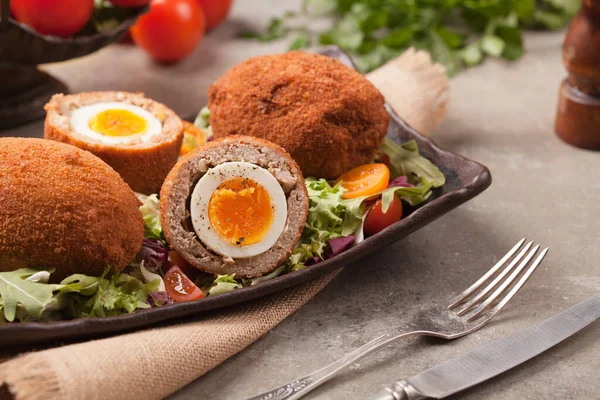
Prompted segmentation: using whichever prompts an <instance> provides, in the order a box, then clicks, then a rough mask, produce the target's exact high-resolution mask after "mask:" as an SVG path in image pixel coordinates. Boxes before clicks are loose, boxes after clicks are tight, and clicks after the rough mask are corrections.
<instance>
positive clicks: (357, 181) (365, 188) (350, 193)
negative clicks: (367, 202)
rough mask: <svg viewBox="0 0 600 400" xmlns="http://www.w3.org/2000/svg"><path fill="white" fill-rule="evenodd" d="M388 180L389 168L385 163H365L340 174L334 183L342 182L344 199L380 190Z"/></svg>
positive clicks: (385, 185)
mask: <svg viewBox="0 0 600 400" xmlns="http://www.w3.org/2000/svg"><path fill="white" fill-rule="evenodd" d="M389 181H390V169H389V168H388V167H387V166H386V165H385V164H379V163H375V164H365V165H361V166H359V167H356V168H353V169H351V170H350V171H348V172H346V173H345V174H344V175H342V176H340V177H339V178H338V180H337V181H336V182H335V183H336V185H337V184H338V183H339V182H342V186H343V187H344V189H346V192H344V194H343V195H342V197H343V198H344V199H354V198H356V197H361V196H368V195H370V194H375V193H378V192H381V191H382V190H383V189H385V188H387V185H388V183H389Z"/></svg>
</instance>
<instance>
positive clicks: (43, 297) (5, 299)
mask: <svg viewBox="0 0 600 400" xmlns="http://www.w3.org/2000/svg"><path fill="white" fill-rule="evenodd" d="M39 271H40V270H37V269H33V268H21V269H18V270H16V271H10V272H2V273H0V297H2V307H3V312H4V318H5V319H6V320H7V321H8V322H12V321H14V320H15V317H16V315H17V307H19V306H20V307H23V309H24V310H25V312H26V313H27V314H28V315H29V316H30V317H31V319H34V320H36V319H41V318H42V313H43V312H44V310H45V309H46V308H47V307H48V306H49V304H51V302H52V299H53V298H54V291H56V290H58V289H59V288H60V287H61V285H51V284H47V283H39V282H33V281H29V280H27V278H29V277H30V276H32V275H34V274H36V273H38V272H39ZM49 272H50V271H49Z"/></svg>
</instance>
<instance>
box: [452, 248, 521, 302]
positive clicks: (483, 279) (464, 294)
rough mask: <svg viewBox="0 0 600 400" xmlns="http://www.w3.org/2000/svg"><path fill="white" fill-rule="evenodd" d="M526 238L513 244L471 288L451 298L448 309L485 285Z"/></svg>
mask: <svg viewBox="0 0 600 400" xmlns="http://www.w3.org/2000/svg"><path fill="white" fill-rule="evenodd" d="M525 240H526V238H523V239H521V240H519V242H518V243H517V244H515V245H514V246H513V248H512V249H510V250H509V252H508V253H506V254H505V255H504V257H502V258H501V259H500V261H498V262H497V263H496V265H494V266H493V267H492V268H491V269H490V270H489V271H488V272H486V274H485V275H483V276H482V277H481V278H479V279H478V280H477V282H475V283H474V284H472V285H471V286H469V288H467V290H465V291H464V292H462V293H461V294H459V295H458V296H456V297H455V298H453V299H452V300H450V305H449V306H448V309H449V310H450V309H452V308H454V307H456V305H457V304H459V303H462V302H463V300H464V299H466V298H467V297H469V296H470V295H471V294H473V292H475V291H476V290H477V289H479V287H481V285H483V284H484V283H485V282H486V281H487V280H488V279H489V278H490V276H492V275H493V274H494V273H495V272H496V271H498V270H499V269H500V267H501V266H503V265H504V263H505V262H506V261H507V260H508V259H509V258H511V257H512V255H513V254H515V253H516V252H517V250H519V248H520V247H521V246H522V245H523V243H524V242H525Z"/></svg>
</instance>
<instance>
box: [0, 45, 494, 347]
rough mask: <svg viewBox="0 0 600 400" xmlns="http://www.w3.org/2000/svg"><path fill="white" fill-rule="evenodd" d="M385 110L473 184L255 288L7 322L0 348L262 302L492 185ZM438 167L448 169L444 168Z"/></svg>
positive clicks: (336, 53)
mask: <svg viewBox="0 0 600 400" xmlns="http://www.w3.org/2000/svg"><path fill="white" fill-rule="evenodd" d="M320 53H321V54H325V55H328V56H330V57H334V58H337V59H341V61H342V62H344V63H346V64H350V65H353V64H352V62H351V59H350V58H349V56H347V55H346V54H345V53H343V52H342V51H341V50H340V49H339V48H337V47H336V46H328V47H325V48H323V49H322V50H321V51H320ZM386 109H387V111H388V113H389V114H390V117H391V121H390V127H393V126H394V125H395V126H396V127H397V128H398V131H404V132H405V133H406V136H410V137H412V138H414V139H415V140H416V141H417V143H418V145H419V148H420V150H421V151H422V152H424V153H426V154H427V155H428V158H431V156H432V155H435V156H436V158H438V159H442V160H447V161H452V164H454V165H459V166H461V167H463V168H464V167H469V169H470V170H472V171H473V172H472V175H473V179H472V180H471V181H470V182H463V181H462V179H461V183H462V185H461V186H460V187H457V188H455V189H453V190H451V191H449V192H447V193H444V194H442V195H441V196H440V197H437V198H434V199H433V200H431V201H429V202H427V203H425V204H424V205H423V206H421V207H419V208H417V209H415V210H414V211H413V212H412V213H410V214H409V215H408V216H407V217H406V218H403V219H402V220H401V221H399V222H398V223H395V224H393V225H391V226H390V227H388V228H386V229H385V230H383V231H382V232H380V233H379V234H377V235H374V236H371V237H369V238H366V239H365V240H364V241H363V242H362V243H361V244H360V245H357V246H355V247H352V248H350V249H349V250H347V251H345V252H343V253H341V254H339V255H337V256H335V257H332V258H330V259H328V260H324V261H322V262H320V263H317V264H314V265H311V266H309V267H306V268H303V269H301V270H298V271H294V272H293V273H290V274H286V275H282V276H279V277H276V278H273V279H271V280H268V281H265V282H262V283H260V284H258V285H256V286H249V287H245V288H241V289H237V290H234V291H231V292H228V293H223V294H220V295H218V296H214V297H206V298H203V299H201V300H197V301H192V302H188V303H176V304H173V305H169V306H163V307H157V308H151V309H145V310H137V311H135V312H132V313H129V314H123V315H119V316H115V317H91V318H78V319H74V320H67V321H50V322H25V323H7V324H4V325H0V348H3V347H6V346H13V345H30V344H37V343H43V342H51V341H56V340H61V341H63V340H69V339H71V340H72V339H84V338H90V337H98V336H107V335H109V334H123V333H127V332H131V331H132V330H135V329H139V328H142V327H147V326H151V325H155V324H158V323H162V322H165V321H169V320H175V319H178V318H182V317H186V316H187V317H189V316H192V315H200V314H206V313H208V312H211V311H214V310H217V309H221V308H224V307H229V306H236V305H240V304H242V303H246V302H248V301H251V300H255V299H258V298H260V297H264V296H267V295H270V294H273V293H276V292H279V291H282V290H285V289H289V288H291V287H294V286H298V285H300V284H302V283H306V282H309V281H312V280H314V279H315V278H317V277H318V276H320V275H324V274H326V273H329V272H333V271H334V270H337V269H341V268H343V267H345V266H347V265H348V264H351V263H353V262H355V261H356V260H358V259H360V258H361V257H363V256H365V255H367V254H369V253H371V252H373V251H376V250H378V249H380V248H383V247H385V246H387V245H389V244H391V243H393V242H396V241H398V240H400V239H402V238H404V237H406V236H408V235H410V234H411V233H413V232H415V231H416V230H418V229H420V228H422V227H424V226H425V225H427V224H429V223H431V222H432V221H434V220H435V219H437V218H439V217H441V216H442V215H444V214H446V213H448V212H450V211H451V210H453V209H454V208H456V207H458V206H459V205H461V204H463V203H465V202H467V201H469V200H471V199H472V198H474V197H476V196H477V195H479V194H480V193H482V192H483V191H484V190H486V189H487V188H488V187H489V186H490V185H491V183H492V176H491V173H490V171H489V169H488V168H487V167H486V166H484V165H482V164H480V163H478V162H476V161H473V160H470V159H468V158H466V157H464V156H461V155H459V154H456V153H453V152H450V151H447V150H443V149H442V148H440V147H439V146H438V145H437V144H436V143H435V142H434V141H433V140H431V139H430V138H427V137H425V136H423V135H422V134H420V133H419V132H417V131H416V130H414V129H413V128H411V127H410V126H409V125H408V124H407V123H406V122H405V121H404V120H402V119H401V118H400V117H399V116H398V115H397V114H396V113H395V112H394V111H393V110H392V109H391V107H389V105H387V104H386ZM440 166H441V167H448V165H440Z"/></svg>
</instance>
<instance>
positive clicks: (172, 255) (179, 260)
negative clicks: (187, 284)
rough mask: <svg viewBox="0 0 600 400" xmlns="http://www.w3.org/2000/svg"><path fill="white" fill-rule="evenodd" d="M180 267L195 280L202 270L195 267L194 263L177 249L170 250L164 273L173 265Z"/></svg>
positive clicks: (163, 268)
mask: <svg viewBox="0 0 600 400" xmlns="http://www.w3.org/2000/svg"><path fill="white" fill-rule="evenodd" d="M175 266H177V267H179V269H181V271H182V272H183V273H184V274H185V275H186V276H187V277H188V278H190V279H192V280H195V279H196V278H197V277H198V275H200V274H201V271H200V270H199V269H197V268H196V267H194V266H193V265H192V264H190V263H189V262H187V261H186V259H185V258H183V257H181V255H180V254H179V253H178V252H176V251H170V252H169V254H168V257H167V261H165V263H164V264H163V266H162V270H163V273H164V274H166V273H167V271H169V270H170V269H171V267H175Z"/></svg>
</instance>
